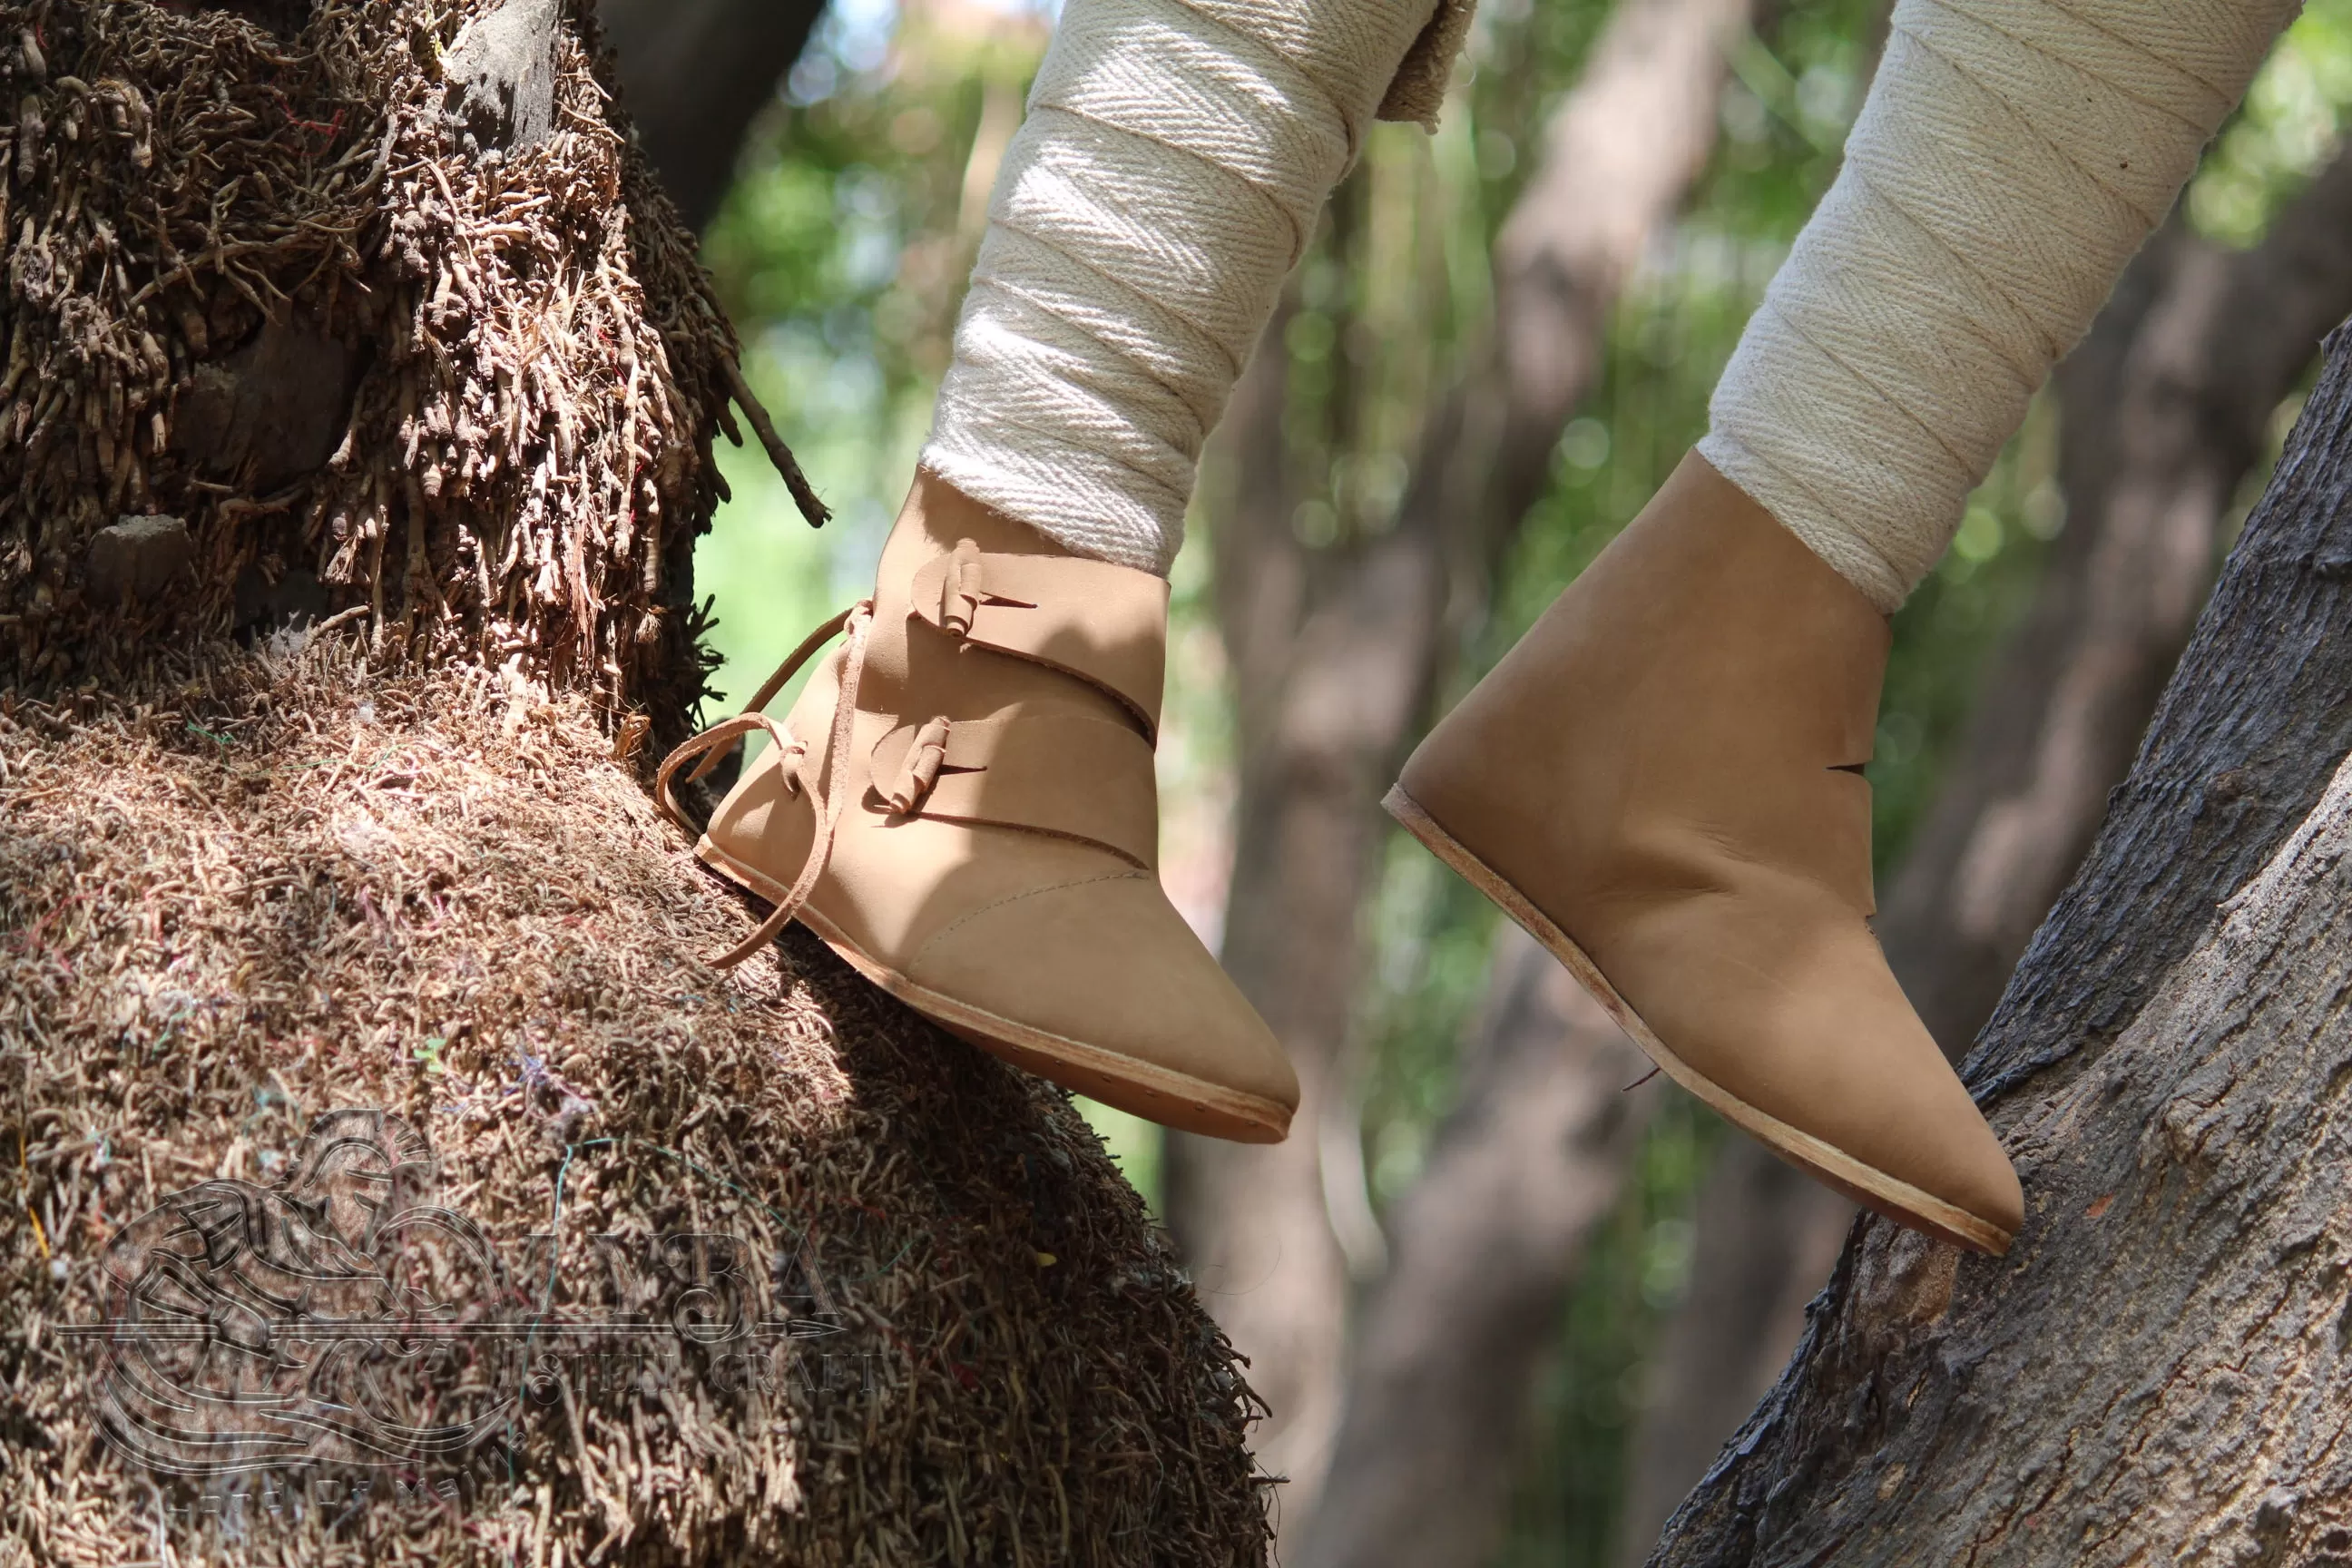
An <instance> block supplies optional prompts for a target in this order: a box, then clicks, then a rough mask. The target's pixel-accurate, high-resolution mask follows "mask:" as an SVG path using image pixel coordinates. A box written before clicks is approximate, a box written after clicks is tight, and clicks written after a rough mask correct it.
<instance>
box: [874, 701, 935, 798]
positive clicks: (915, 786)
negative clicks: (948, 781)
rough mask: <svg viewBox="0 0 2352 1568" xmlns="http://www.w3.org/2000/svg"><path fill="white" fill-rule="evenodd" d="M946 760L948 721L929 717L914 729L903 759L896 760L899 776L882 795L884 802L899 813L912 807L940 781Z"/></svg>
mask: <svg viewBox="0 0 2352 1568" xmlns="http://www.w3.org/2000/svg"><path fill="white" fill-rule="evenodd" d="M947 760H948V721H946V720H945V719H944V718H940V719H932V720H929V721H926V722H925V723H924V725H923V727H922V728H921V729H919V730H918V731H915V739H914V743H913V744H911V745H909V746H908V748H907V758H906V761H904V762H903V763H899V764H898V779H897V780H896V781H895V782H894V783H892V784H891V785H890V788H889V789H888V791H887V792H886V793H885V794H884V795H883V796H882V799H883V801H884V803H885V804H887V805H888V806H889V807H890V809H891V810H892V811H894V812H896V813H898V815H899V816H905V815H907V814H908V812H911V811H913V810H914V809H915V808H916V807H917V806H919V805H922V804H923V797H924V796H926V795H929V794H930V793H931V786H932V785H933V784H937V783H939V782H940V766H941V765H942V764H943V763H946V762H947Z"/></svg>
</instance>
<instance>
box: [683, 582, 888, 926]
mask: <svg viewBox="0 0 2352 1568" xmlns="http://www.w3.org/2000/svg"><path fill="white" fill-rule="evenodd" d="M873 626H874V601H873V600H871V599H860V600H859V601H858V602H857V603H856V604H855V605H851V606H850V607H849V608H848V609H845V610H844V611H842V612H841V614H839V615H837V616H834V617H833V619H831V620H829V621H827V622H825V623H824V625H823V626H819V627H817V629H816V630H815V631H814V632H811V633H810V634H809V635H808V637H807V639H806V640H805V641H803V643H802V644H801V646H800V647H796V648H794V649H793V651H792V653H791V654H790V656H788V657H787V658H785V660H784V662H783V663H782V664H780V665H778V666H777V667H776V672H775V673H774V674H773V675H771V676H770V677H768V679H767V680H766V681H765V682H764V683H763V684H762V685H761V688H760V689H759V690H758V691H756V692H754V693H753V694H752V696H751V705H750V706H749V707H747V708H746V709H744V710H743V711H742V712H740V713H738V714H736V715H735V717H733V718H732V719H726V720H721V721H719V722H718V723H716V724H713V725H712V726H711V727H710V728H709V729H708V730H705V731H702V733H700V734H699V735H697V736H695V737H694V738H693V739H691V740H689V741H687V742H684V743H683V744H681V745H680V746H679V747H678V748H677V750H676V751H674V752H671V753H670V754H669V755H668V756H667V757H664V758H663V759H662V764H661V770H660V772H658V773H656V774H655V775H654V798H655V799H656V801H658V802H659V803H660V804H661V808H662V810H663V811H665V812H667V813H668V814H669V819H670V820H671V821H672V822H675V823H677V825H678V826H680V827H683V828H686V830H687V831H688V832H689V833H691V832H692V831H694V829H693V828H692V826H689V825H688V822H687V820H686V814H685V813H684V812H683V811H681V810H679V809H678V804H677V796H676V795H674V794H673V793H672V781H673V780H675V779H676V778H677V770H678V769H679V768H680V767H682V766H684V765H685V764H686V763H689V762H694V761H695V759H696V758H700V759H701V761H699V762H697V763H695V768H694V771H693V772H692V773H688V775H687V778H688V781H689V782H691V781H693V780H696V779H699V778H701V777H702V776H703V775H705V774H706V773H709V772H710V770H711V769H712V768H714V767H716V766H718V765H719V758H720V757H721V756H723V755H725V754H726V751H727V747H728V745H729V743H730V742H732V741H733V740H734V739H735V738H736V737H737V736H738V735H748V734H750V733H751V731H754V730H762V731H766V732H767V735H768V738H769V739H770V740H771V741H772V742H775V743H776V744H777V745H779V746H782V747H783V748H785V750H784V752H783V764H782V765H783V770H784V787H785V788H786V789H788V790H790V791H791V792H792V793H793V794H794V795H798V794H799V793H800V792H801V791H802V790H803V788H806V789H808V790H810V791H811V792H812V793H813V795H814V800H815V804H816V808H817V823H816V837H815V838H814V840H812V841H811V843H810V844H809V852H808V858H807V859H805V860H803V861H802V862H801V873H800V876H799V877H798V878H796V879H794V880H793V885H792V888H791V889H790V890H789V891H787V892H786V893H785V895H784V897H783V899H782V901H781V902H779V903H778V904H777V905H776V906H775V908H774V909H772V910H770V911H769V912H768V918H767V919H766V920H764V921H761V922H760V924H759V927H758V929H757V930H755V931H752V932H751V935H750V936H747V937H745V938H744V939H743V940H742V941H741V942H737V943H736V944H735V945H734V946H733V947H730V948H729V949H728V950H727V951H726V952H723V953H720V954H719V956H718V957H717V958H714V959H712V960H711V961H710V962H711V963H713V964H714V965H715V966H717V967H718V968H720V969H732V968H733V967H734V966H735V965H737V964H739V963H742V962H743V961H744V960H745V959H747V958H749V957H751V955H752V954H753V953H755V952H759V951H760V950H761V948H763V947H766V946H767V945H768V944H769V943H770V942H773V941H775V940H776V933H777V932H779V931H782V930H783V929H784V927H786V926H787V925H790V924H791V923H792V919H793V916H794V915H796V914H798V913H800V912H801V906H802V905H803V904H805V903H807V902H808V900H809V895H810V894H811V893H813V892H814V891H816V884H817V879H819V878H821V877H823V876H824V868H825V863H826V862H827V861H828V860H830V859H831V858H833V839H834V831H835V828H837V827H838V826H840V823H841V808H842V805H843V803H844V799H845V796H846V795H847V794H848V792H847V791H846V790H845V789H844V788H843V787H842V783H841V768H842V759H843V758H844V757H845V755H846V754H847V753H848V751H849V734H850V726H851V725H852V724H853V723H854V722H855V721H856V717H857V685H858V681H859V679H860V678H861V677H862V676H863V675H864V674H865V672H866V635H867V633H868V632H870V631H871V630H872V629H873ZM844 631H847V632H848V634H849V657H848V658H845V660H843V661H842V672H841V696H840V700H838V701H837V702H835V705H834V710H833V731H832V735H831V737H830V740H829V742H828V743H827V744H826V746H825V752H824V767H823V769H822V771H821V773H820V776H818V777H816V778H814V779H812V778H810V777H809V776H808V775H807V774H806V773H805V772H803V768H804V766H805V764H806V763H807V762H808V744H807V742H804V741H803V740H801V739H800V738H799V737H798V736H796V735H794V734H793V732H792V731H791V730H790V729H788V728H786V727H785V726H784V725H782V724H779V723H777V722H776V721H774V720H773V719H771V718H770V717H768V715H767V714H765V713H763V712H761V709H763V708H765V707H766V706H767V705H768V704H769V703H771V702H772V701H774V700H775V697H776V693H777V692H779V691H782V689H784V682H786V681H787V680H790V679H792V678H793V672H794V671H796V670H798V669H799V668H800V667H801V666H802V665H803V664H805V663H807V662H808V661H809V660H810V659H811V658H814V657H815V655H816V652H817V650H818V649H820V648H822V647H824V645H825V644H827V643H829V642H831V641H832V640H833V639H834V638H835V637H838V636H840V635H841V634H842V633H843V632H844Z"/></svg>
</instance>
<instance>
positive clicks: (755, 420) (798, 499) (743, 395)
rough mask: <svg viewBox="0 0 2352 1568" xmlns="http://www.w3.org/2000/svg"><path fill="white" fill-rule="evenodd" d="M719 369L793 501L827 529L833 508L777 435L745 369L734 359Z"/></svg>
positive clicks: (811, 521)
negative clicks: (747, 381)
mask: <svg viewBox="0 0 2352 1568" xmlns="http://www.w3.org/2000/svg"><path fill="white" fill-rule="evenodd" d="M719 369H720V370H722V371H724V372H726V374H727V390H728V392H729V393H730V395H732V396H733V397H734V399H735V403H736V405H737V406H738V407H740V408H741V409H742V410H743V417H745V418H746V419H749V420H750V421H751V432H752V434H754V435H756V436H758V437H760V445H761V446H762V447H766V448H767V449H768V460H769V461H770V462H772V463H773V464H775V465H776V472H778V473H780V474H782V475H783V477H784V488H785V489H788V490H790V491H792V492H793V505H794V506H797V507H799V508H800V509H801V515H802V516H803V517H804V518H806V519H808V525H809V526H810V527H811V528H823V527H824V525H825V523H826V522H827V521H829V520H831V518H832V516H833V509H832V508H831V507H829V506H827V505H825V504H824V502H823V501H821V500H818V499H817V495H816V491H815V490H814V489H812V488H811V487H810V485H809V482H808V476H807V475H806V474H803V473H802V472H801V465H800V459H799V458H795V457H793V449H792V448H791V447H787V446H785V445H784V438H783V437H782V436H779V435H777V434H776V426H775V425H774V423H773V422H772V421H771V420H770V419H769V417H768V411H767V410H766V409H765V408H763V407H761V405H760V400H759V399H758V398H756V397H754V396H752V395H751V387H750V386H749V385H747V384H745V383H744V380H743V371H742V368H741V367H740V366H739V365H738V364H736V363H735V362H734V361H733V360H732V359H721V360H720V361H719Z"/></svg>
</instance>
